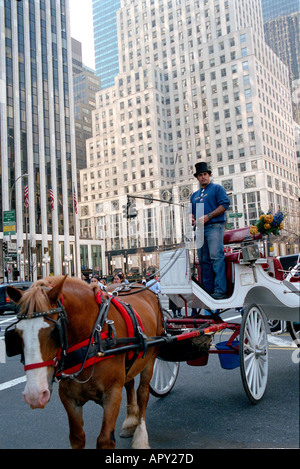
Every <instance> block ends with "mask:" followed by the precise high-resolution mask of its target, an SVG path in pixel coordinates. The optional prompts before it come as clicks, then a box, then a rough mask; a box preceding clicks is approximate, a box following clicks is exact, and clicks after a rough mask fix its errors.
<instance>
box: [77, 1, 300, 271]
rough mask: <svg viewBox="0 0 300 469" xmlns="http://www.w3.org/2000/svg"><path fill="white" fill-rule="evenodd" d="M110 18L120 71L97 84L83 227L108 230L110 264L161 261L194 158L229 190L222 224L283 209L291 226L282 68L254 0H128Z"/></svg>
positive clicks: (292, 184)
mask: <svg viewBox="0 0 300 469" xmlns="http://www.w3.org/2000/svg"><path fill="white" fill-rule="evenodd" d="M117 18H118V44H119V70H120V72H119V75H118V77H117V78H116V80H115V86H112V87H110V88H108V89H106V90H103V91H100V92H99V93H98V94H97V101H96V110H95V111H94V112H93V137H92V138H91V139H90V140H88V141H87V163H88V168H87V169H86V170H82V171H81V175H80V184H81V189H82V198H81V204H80V210H81V227H80V230H81V234H83V233H86V236H87V237H93V236H95V237H97V238H99V239H104V240H105V242H106V251H107V266H108V269H111V271H113V269H114V268H123V267H124V266H126V269H127V271H130V268H131V266H132V267H135V268H136V267H138V268H139V269H140V271H142V272H144V271H145V270H147V269H148V268H149V267H157V266H158V255H157V252H158V249H163V248H164V247H165V246H166V244H169V245H170V244H171V245H172V244H176V243H178V242H179V241H180V240H181V239H182V232H183V231H184V230H187V231H188V227H187V223H186V222H185V219H186V210H185V209H184V206H188V204H189V196H190V194H191V193H192V192H193V191H194V190H196V189H197V188H198V185H197V182H196V180H195V178H194V176H193V173H194V165H195V164H196V163H197V162H199V161H207V162H208V163H209V165H210V166H211V168H212V171H213V181H214V182H217V183H219V184H222V185H223V187H225V188H226V190H227V191H228V193H229V194H230V199H231V206H230V209H229V211H228V224H227V226H228V227H229V228H238V227H243V226H248V225H250V224H251V223H253V222H255V221H256V220H257V218H258V217H259V215H260V213H261V212H262V211H266V210H268V209H271V210H272V211H276V210H278V209H283V210H286V211H287V212H288V213H289V217H288V218H287V220H286V226H287V228H289V229H290V231H291V232H296V231H297V228H296V223H297V216H298V206H297V195H296V194H297V184H298V174H297V160H296V152H295V137H294V123H293V119H292V104H291V94H290V90H289V76H288V69H287V67H286V66H285V65H284V64H283V63H282V62H281V61H280V59H279V58H278V57H277V56H276V55H275V54H274V52H273V51H272V50H271V49H270V48H269V47H268V46H267V44H266V43H265V41H264V30H263V22H262V15H261V8H260V2H259V1H252V2H243V1H226V0H225V1H219V2H216V1H213V0H205V1H200V0H199V1H197V0H196V1H184V2H183V1H181V0H145V1H126V0H124V1H122V3H121V8H120V10H118V14H117ZM128 196H129V197H130V196H134V197H136V196H138V198H136V199H134V201H135V203H136V209H137V213H138V214H137V216H136V217H134V218H131V219H129V220H127V219H126V218H124V217H123V211H124V206H126V202H127V200H128ZM142 197H144V198H142ZM161 201H164V203H162V202H161ZM283 248H284V246H283ZM278 249H279V248H278ZM150 256H151V257H150ZM126 269H124V270H126Z"/></svg>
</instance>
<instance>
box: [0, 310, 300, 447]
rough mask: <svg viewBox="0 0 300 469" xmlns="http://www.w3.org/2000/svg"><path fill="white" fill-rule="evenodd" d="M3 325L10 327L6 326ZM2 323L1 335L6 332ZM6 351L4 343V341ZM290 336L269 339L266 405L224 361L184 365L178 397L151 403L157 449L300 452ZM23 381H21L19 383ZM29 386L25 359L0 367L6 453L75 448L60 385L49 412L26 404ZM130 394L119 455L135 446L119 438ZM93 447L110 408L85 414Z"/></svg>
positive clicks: (150, 425) (1, 437) (91, 408)
mask: <svg viewBox="0 0 300 469" xmlns="http://www.w3.org/2000/svg"><path fill="white" fill-rule="evenodd" d="M1 323H2V324H1ZM6 325H7V324H6V323H3V317H1V318H0V326H1V329H2V331H1V333H0V336H3V329H4V327H5V326H6ZM0 344H2V345H3V340H2V339H1V340H0ZM293 352H295V348H294V347H293V343H292V341H291V339H290V338H289V336H288V335H287V334H282V335H280V336H278V337H277V336H269V377H268V385H267V389H266V392H265V395H264V397H263V399H262V400H261V401H260V402H259V404H257V405H253V404H251V403H250V402H249V400H248V398H247V396H246V394H245V391H244V388H243V385H242V381H241V376H240V370H239V368H236V369H234V370H224V369H222V368H221V366H220V363H219V358H218V356H217V355H210V357H209V361H208V364H207V365H206V366H204V367H192V366H188V365H187V364H186V363H181V366H180V371H179V375H178V378H177V381H176V383H175V386H174V388H173V390H172V391H171V392H170V394H169V395H167V396H166V397H164V398H156V397H153V396H150V399H149V404H148V409H147V429H148V434H149V441H150V445H151V448H153V449H165V450H166V449H174V450H175V449H177V450H178V449H185V450H187V449H191V450H197V449H250V448H251V449H254V448H258V449H262V448H263V449H266V448H286V449H296V448H299V353H298V364H297V363H295V360H294V359H293V357H294V358H295V353H294V355H292V354H293ZM13 380H16V381H13ZM24 386H25V383H24V371H23V366H22V365H21V364H20V362H19V358H18V357H13V358H7V359H6V363H1V362H0V416H1V417H0V418H1V432H0V448H1V449H68V448H70V445H69V440H68V422H67V416H66V413H65V411H64V408H63V406H62V404H61V402H60V400H59V397H58V384H54V390H53V393H52V396H51V400H50V402H49V404H48V405H47V406H46V407H45V409H42V410H41V409H35V410H32V409H30V407H29V406H28V405H27V404H25V402H24V401H23V398H22V390H23V388H24ZM125 412H126V403H125V394H124V399H123V403H122V408H121V411H120V415H119V418H118V421H117V427H116V442H117V448H119V449H130V447H131V440H130V439H123V438H120V437H119V432H120V428H121V425H122V422H123V420H124V417H125ZM83 415H84V429H85V432H86V448H88V449H94V448H95V446H96V438H97V436H98V434H99V432H100V426H101V419H102V409H101V407H98V406H97V405H96V404H94V403H92V402H89V403H88V404H86V405H85V407H84V414H83Z"/></svg>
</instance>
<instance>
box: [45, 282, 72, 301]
mask: <svg viewBox="0 0 300 469" xmlns="http://www.w3.org/2000/svg"><path fill="white" fill-rule="evenodd" d="M67 276H68V275H65V276H64V277H63V278H62V279H61V280H60V281H59V282H58V283H57V284H56V285H54V287H53V288H51V290H49V291H47V295H48V298H49V301H50V303H52V304H55V303H57V302H58V300H59V299H60V297H61V293H62V289H63V286H64V283H65V281H66V278H67Z"/></svg>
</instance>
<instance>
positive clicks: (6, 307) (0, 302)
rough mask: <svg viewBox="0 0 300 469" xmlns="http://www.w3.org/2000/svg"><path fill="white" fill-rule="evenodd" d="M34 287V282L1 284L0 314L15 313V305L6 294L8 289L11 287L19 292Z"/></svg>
mask: <svg viewBox="0 0 300 469" xmlns="http://www.w3.org/2000/svg"><path fill="white" fill-rule="evenodd" d="M31 285H32V282H9V283H2V284H0V314H4V313H5V311H14V309H15V303H14V302H13V301H11V299H10V298H9V296H8V295H7V293H6V287H8V286H11V287H15V288H18V289H19V290H27V288H29V287H30V286H31Z"/></svg>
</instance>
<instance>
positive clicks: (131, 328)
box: [96, 291, 145, 360]
mask: <svg viewBox="0 0 300 469" xmlns="http://www.w3.org/2000/svg"><path fill="white" fill-rule="evenodd" d="M103 298H104V295H103V293H102V291H98V292H97V294H96V301H97V303H98V304H100V303H101V300H102V299H103ZM111 302H112V303H113V305H114V306H115V307H116V308H117V310H118V311H119V312H120V313H121V315H122V316H123V319H124V321H125V323H126V327H127V334H128V337H134V325H133V323H132V319H131V317H130V316H129V314H128V312H127V310H126V308H125V307H124V306H123V305H122V303H121V302H120V301H119V300H118V299H117V298H112V300H111ZM133 312H134V314H135V316H136V318H137V321H138V324H139V326H140V328H141V330H142V331H143V332H145V329H144V326H143V323H142V321H141V318H140V316H139V315H138V313H137V312H136V311H135V310H134V309H133ZM133 355H134V353H133V352H128V359H129V360H131V358H132V357H133ZM142 355H143V352H141V353H140V354H139V355H138V357H140V356H142Z"/></svg>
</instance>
